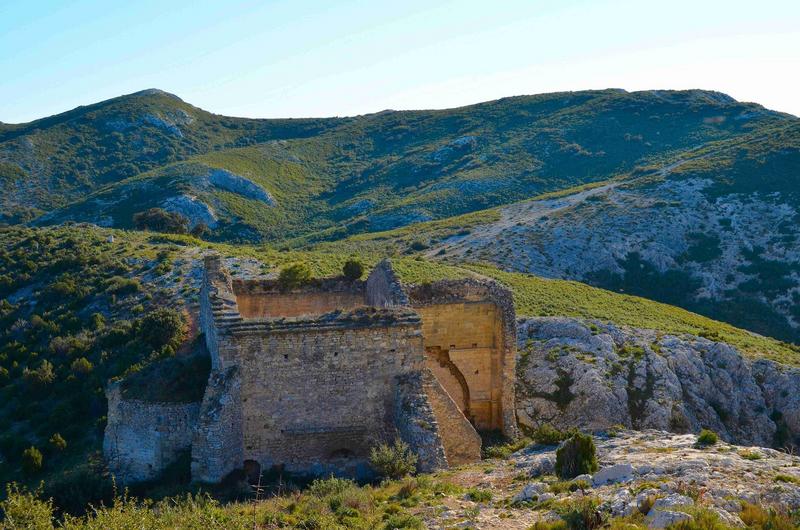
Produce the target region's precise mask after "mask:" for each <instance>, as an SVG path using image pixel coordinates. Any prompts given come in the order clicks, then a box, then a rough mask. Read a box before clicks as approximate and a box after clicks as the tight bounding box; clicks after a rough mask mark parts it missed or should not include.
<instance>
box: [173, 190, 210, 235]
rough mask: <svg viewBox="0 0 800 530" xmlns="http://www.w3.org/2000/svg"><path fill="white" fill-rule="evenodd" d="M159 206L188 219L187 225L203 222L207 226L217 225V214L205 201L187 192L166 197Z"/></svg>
mask: <svg viewBox="0 0 800 530" xmlns="http://www.w3.org/2000/svg"><path fill="white" fill-rule="evenodd" d="M161 206H162V207H163V208H164V209H165V210H167V211H168V212H174V213H179V214H181V215H183V216H184V217H186V218H187V219H188V220H189V227H190V228H194V227H195V226H197V225H198V224H200V223H204V224H205V225H206V226H208V227H209V228H215V227H216V226H217V214H216V213H215V212H214V210H213V209H212V208H211V207H210V206H209V205H208V204H206V203H204V202H203V201H201V200H200V199H198V198H197V197H194V196H192V195H188V194H181V195H177V196H175V197H170V198H168V199H166V200H165V201H164V202H163V203H161Z"/></svg>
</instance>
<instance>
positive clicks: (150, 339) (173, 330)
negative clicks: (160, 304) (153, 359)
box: [136, 308, 186, 350]
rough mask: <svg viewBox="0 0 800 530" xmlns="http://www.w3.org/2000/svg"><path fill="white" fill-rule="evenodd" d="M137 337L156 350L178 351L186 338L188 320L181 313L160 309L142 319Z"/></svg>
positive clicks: (137, 328) (137, 327)
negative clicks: (168, 348) (169, 349)
mask: <svg viewBox="0 0 800 530" xmlns="http://www.w3.org/2000/svg"><path fill="white" fill-rule="evenodd" d="M136 330H137V335H138V336H139V338H140V339H141V340H142V341H144V342H145V343H147V344H148V345H149V346H150V347H151V348H153V349H154V350H160V349H162V348H164V347H165V346H169V347H171V348H172V349H176V348H177V347H178V346H180V344H181V342H183V339H185V338H186V319H185V318H184V316H183V314H182V313H180V312H179V311H176V310H174V309H169V308H160V309H156V310H155V311H153V312H151V313H149V314H148V315H146V316H144V317H143V318H141V319H140V320H139V322H138V325H137V326H136Z"/></svg>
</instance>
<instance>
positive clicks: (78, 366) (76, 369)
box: [70, 357, 94, 376]
mask: <svg viewBox="0 0 800 530" xmlns="http://www.w3.org/2000/svg"><path fill="white" fill-rule="evenodd" d="M93 369H94V366H93V365H92V363H91V362H90V361H89V359H87V358H86V357H80V358H78V359H75V360H74V361H72V364H71V365H70V370H72V373H73V374H75V375H80V376H85V375H89V374H90V373H92V370H93Z"/></svg>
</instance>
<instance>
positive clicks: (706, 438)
mask: <svg viewBox="0 0 800 530" xmlns="http://www.w3.org/2000/svg"><path fill="white" fill-rule="evenodd" d="M718 441H719V436H717V433H715V432H714V431H711V430H708V429H703V430H702V431H700V434H698V435H697V444H698V445H714V444H715V443H717V442H718Z"/></svg>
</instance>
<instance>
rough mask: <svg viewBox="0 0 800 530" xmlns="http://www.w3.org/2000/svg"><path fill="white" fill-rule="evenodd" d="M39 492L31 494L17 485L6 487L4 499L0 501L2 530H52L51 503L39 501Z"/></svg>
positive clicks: (49, 501)
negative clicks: (50, 529) (26, 529)
mask: <svg viewBox="0 0 800 530" xmlns="http://www.w3.org/2000/svg"><path fill="white" fill-rule="evenodd" d="M39 493H40V492H39V491H36V492H34V493H31V492H29V491H27V490H25V489H24V488H20V487H19V486H18V485H17V484H13V483H12V484H7V485H6V498H5V499H4V500H3V501H0V512H2V514H3V518H2V520H0V523H2V527H3V528H35V529H36V530H44V529H47V528H53V502H52V501H51V500H47V501H42V500H40V499H39Z"/></svg>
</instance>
